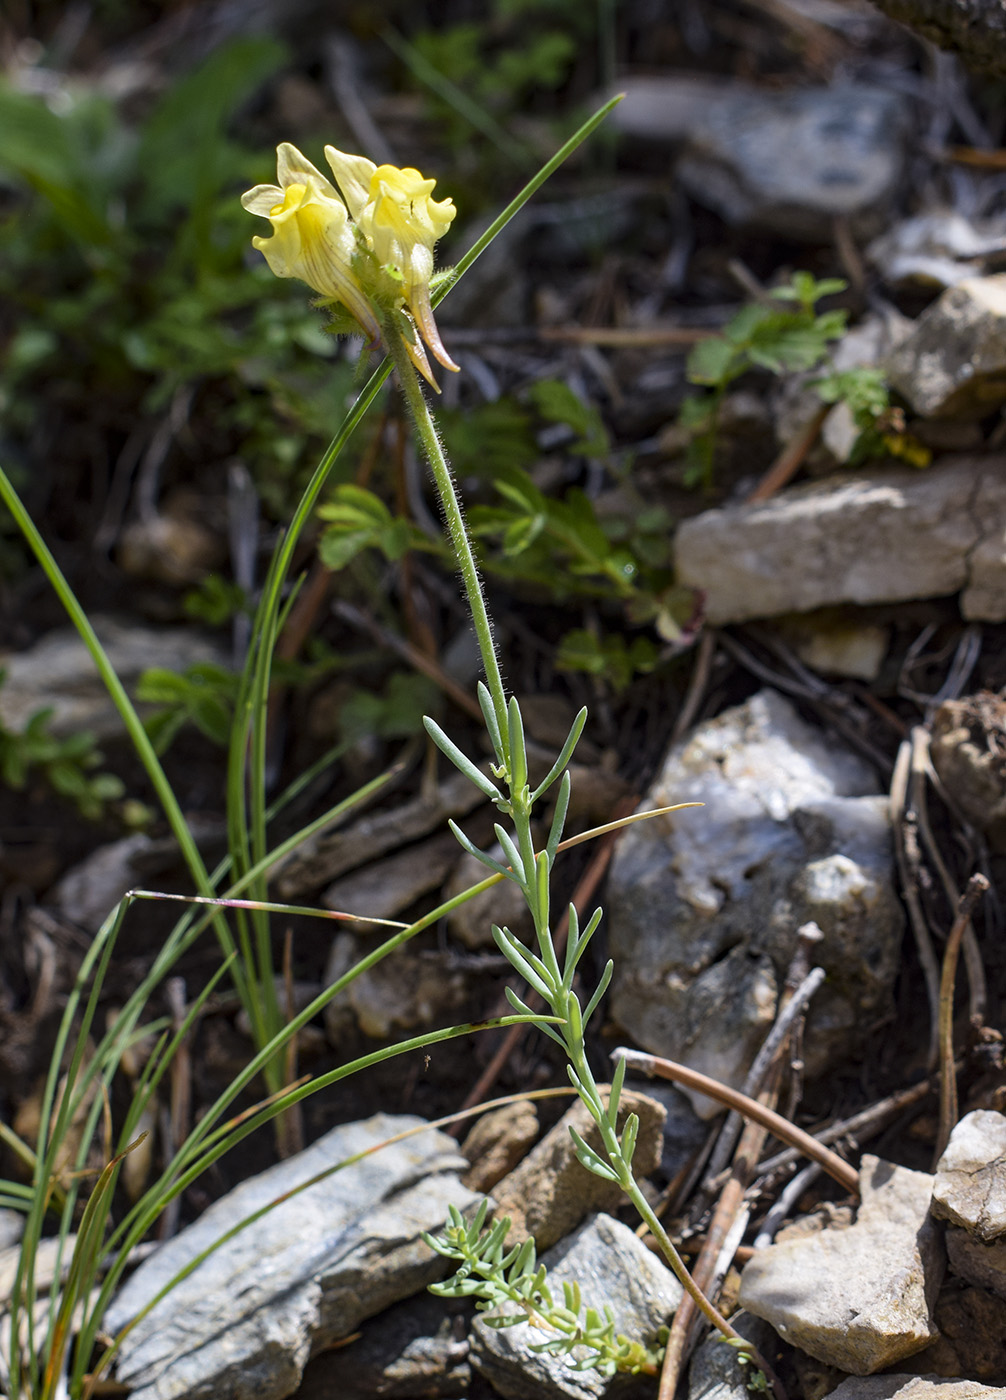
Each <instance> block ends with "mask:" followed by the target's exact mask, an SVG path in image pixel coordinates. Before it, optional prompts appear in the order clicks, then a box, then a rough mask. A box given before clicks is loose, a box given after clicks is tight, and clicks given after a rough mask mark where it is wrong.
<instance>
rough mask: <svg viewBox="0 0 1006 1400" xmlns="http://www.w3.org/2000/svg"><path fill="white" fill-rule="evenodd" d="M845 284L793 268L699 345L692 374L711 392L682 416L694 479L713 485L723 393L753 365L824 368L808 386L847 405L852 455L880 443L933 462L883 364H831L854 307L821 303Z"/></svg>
mask: <svg viewBox="0 0 1006 1400" xmlns="http://www.w3.org/2000/svg"><path fill="white" fill-rule="evenodd" d="M846 285H847V284H846V283H845V282H844V281H843V280H842V279H841V278H839V277H826V278H824V279H823V280H822V281H820V282H819V281H817V279H816V278H814V277H813V276H812V275H811V274H810V273H809V272H795V273H794V274H793V276H792V278H791V279H790V281H789V282H788V283H787V284H785V285H784V286H781V287H773V288H772V289H771V290H770V291H769V292H768V293H767V295H766V296H765V298H764V300H762V301H758V302H752V303H751V305H749V306H745V307H742V308H741V310H740V311H738V312H737V314H736V316H734V317H733V318H732V320H730V321H729V322H728V323H727V325H726V327H725V328H724V330H723V331H722V333H721V334H719V335H714V336H710V337H709V339H708V340H701V341H699V343H698V344H697V345H696V346H695V347H694V349H693V350H692V352H691V353H690V355H689V356H688V364H687V371H686V372H687V375H688V379H689V381H690V382H691V383H692V384H697V385H700V386H702V387H703V388H704V389H706V390H707V391H708V392H706V393H704V394H701V395H697V396H694V397H692V398H688V399H686V400H685V402H684V403H683V405H682V407H681V413H680V418H679V422H680V423H681V426H682V427H683V428H685V429H686V430H687V432H688V434H689V447H688V458H689V476H688V483H689V484H690V485H701V486H702V487H703V488H704V489H705V490H709V489H711V487H712V483H713V470H714V464H715V457H716V444H717V440H718V432H719V418H720V410H721V408H722V405H723V399H724V396H725V394H726V391H727V389H729V387H730V385H731V384H733V383H734V382H735V381H736V380H737V379H739V378H740V377H741V376H742V375H744V374H747V373H748V372H749V371H750V370H753V369H765V370H768V371H769V372H770V373H772V374H775V375H779V376H782V375H785V374H798V373H813V372H814V371H817V370H821V371H822V373H821V375H820V377H819V378H817V379H811V380H810V381H809V387H810V388H812V389H814V390H815V391H816V392H817V394H818V395H819V397H820V398H821V401H822V402H823V403H829V404H835V403H845V404H847V405H848V407H849V409H850V412H851V414H852V418H853V421H854V423H855V426H856V427H857V429H858V430H859V437H858V439H857V441H856V444H855V446H854V447H853V451H852V456H851V459H850V460H851V461H852V462H853V463H855V462H859V461H862V460H864V459H865V458H866V457H868V456H870V455H873V454H875V453H876V452H878V451H882V452H884V453H886V454H887V455H889V456H895V457H902V458H904V459H905V460H907V461H910V462H912V463H913V464H914V465H916V466H926V465H928V461H929V458H928V456H927V455H926V454H925V450H924V449H923V448H922V447H921V445H920V444H919V443H917V442H916V441H915V440H914V439H912V438H911V437H910V436H908V435H907V434H906V433H905V431H904V416H903V415H900V413H899V410H897V409H893V408H892V406H891V402H890V396H889V394H888V390H887V383H886V380H885V378H884V375H883V372H882V371H881V370H879V369H876V368H872V367H867V366H862V367H857V368H854V369H848V370H842V371H837V370H835V369H834V368H833V367H832V365H831V348H830V347H831V346H832V345H833V344H834V343H835V342H836V341H838V340H841V338H842V336H843V335H845V333H846V331H847V329H848V314H847V313H846V312H845V311H841V310H836V311H818V309H817V304H818V302H819V301H822V300H823V299H824V298H825V297H829V296H834V295H835V294H836V293H837V292H843V291H845V288H846Z"/></svg>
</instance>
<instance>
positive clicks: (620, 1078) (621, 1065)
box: [607, 1057, 626, 1128]
mask: <svg viewBox="0 0 1006 1400" xmlns="http://www.w3.org/2000/svg"><path fill="white" fill-rule="evenodd" d="M625 1065H626V1061H625V1058H624V1057H620V1058H619V1059H618V1060H617V1061H616V1062H615V1072H614V1074H613V1075H612V1076H611V1092H610V1093H609V1095H608V1111H607V1119H608V1122H609V1123H610V1124H611V1126H612V1128H614V1127H615V1124H616V1123H617V1121H618V1104H619V1100H620V1099H621V1097H622V1085H623V1084H624V1083H625Z"/></svg>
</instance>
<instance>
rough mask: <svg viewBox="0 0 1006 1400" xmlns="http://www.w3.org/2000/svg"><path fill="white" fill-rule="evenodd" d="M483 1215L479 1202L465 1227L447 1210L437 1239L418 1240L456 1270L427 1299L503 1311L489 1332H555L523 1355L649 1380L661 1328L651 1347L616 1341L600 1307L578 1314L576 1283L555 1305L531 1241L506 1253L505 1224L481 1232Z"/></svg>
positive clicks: (607, 1312) (485, 1205) (659, 1351)
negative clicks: (525, 1328) (527, 1325)
mask: <svg viewBox="0 0 1006 1400" xmlns="http://www.w3.org/2000/svg"><path fill="white" fill-rule="evenodd" d="M488 1209H489V1202H488V1201H483V1202H482V1204H481V1206H480V1207H479V1209H478V1211H477V1213H476V1215H475V1217H474V1219H473V1220H472V1222H471V1223H470V1224H466V1223H465V1219H464V1216H463V1215H462V1214H461V1212H460V1211H459V1210H458V1209H457V1208H456V1207H455V1206H450V1207H449V1210H450V1219H449V1221H448V1223H447V1224H446V1225H445V1226H444V1229H443V1233H442V1234H441V1235H440V1236H439V1237H438V1236H434V1235H430V1234H424V1235H423V1239H424V1240H425V1241H426V1243H427V1244H428V1245H429V1246H430V1248H431V1249H433V1250H435V1251H436V1252H437V1254H440V1255H442V1256H443V1257H444V1258H445V1259H453V1260H456V1261H457V1264H458V1269H457V1272H456V1273H455V1275H454V1277H453V1278H449V1279H446V1280H445V1281H444V1282H443V1283H434V1284H432V1285H431V1286H430V1292H431V1293H437V1294H439V1295H440V1296H441V1297H444V1298H470V1297H474V1298H476V1299H477V1302H476V1304H475V1306H476V1307H477V1308H478V1310H479V1311H480V1312H484V1313H490V1312H492V1311H493V1309H502V1308H508V1309H509V1310H508V1311H506V1312H494V1313H493V1315H492V1316H489V1317H487V1318H486V1319H485V1321H486V1324H487V1325H488V1326H489V1327H495V1328H504V1327H518V1326H520V1324H521V1323H523V1322H531V1323H534V1325H535V1326H536V1327H538V1328H543V1329H545V1330H546V1331H549V1332H552V1333H554V1336H551V1337H549V1338H548V1340H547V1341H544V1342H537V1343H534V1344H531V1345H530V1346H529V1350H531V1351H533V1352H540V1353H547V1354H549V1355H553V1356H565V1357H568V1358H569V1363H568V1364H569V1365H570V1368H571V1369H572V1370H574V1371H598V1372H600V1374H601V1375H603V1376H611V1375H614V1374H615V1372H616V1371H625V1372H628V1373H630V1374H632V1375H637V1374H639V1373H640V1372H642V1373H644V1374H646V1375H655V1374H656V1372H657V1368H658V1367H659V1365H660V1363H661V1360H662V1358H663V1344H664V1342H666V1340H667V1329H666V1328H662V1329H661V1331H660V1333H659V1334H658V1337H657V1342H658V1345H657V1346H656V1347H654V1348H651V1347H646V1346H644V1345H643V1344H642V1342H633V1341H629V1339H628V1338H627V1337H624V1336H622V1334H621V1333H618V1334H616V1332H615V1320H614V1318H613V1317H612V1315H611V1309H610V1308H609V1307H607V1305H605V1307H604V1315H603V1318H602V1316H601V1314H600V1313H599V1312H598V1311H597V1309H596V1308H591V1307H587V1308H585V1307H584V1305H583V1300H582V1298H581V1296H580V1287H579V1284H576V1283H564V1284H563V1286H562V1291H563V1297H562V1302H561V1303H557V1302H556V1301H555V1299H554V1298H553V1296H552V1291H551V1289H550V1288H549V1287H548V1284H547V1282H546V1278H547V1273H546V1269H545V1265H544V1264H539V1263H538V1260H537V1255H536V1253H535V1246H534V1240H531V1239H528V1240H525V1241H524V1243H523V1244H520V1245H514V1246H513V1248H511V1249H509V1250H506V1249H505V1245H506V1237H507V1234H508V1232H509V1230H510V1220H509V1218H508V1217H507V1216H503V1217H502V1218H501V1219H499V1220H496V1221H494V1222H493V1224H492V1225H491V1226H490V1228H489V1229H488V1230H486V1229H484V1228H483V1227H484V1226H485V1220H486V1214H487V1212H488ZM578 1353H579V1354H578Z"/></svg>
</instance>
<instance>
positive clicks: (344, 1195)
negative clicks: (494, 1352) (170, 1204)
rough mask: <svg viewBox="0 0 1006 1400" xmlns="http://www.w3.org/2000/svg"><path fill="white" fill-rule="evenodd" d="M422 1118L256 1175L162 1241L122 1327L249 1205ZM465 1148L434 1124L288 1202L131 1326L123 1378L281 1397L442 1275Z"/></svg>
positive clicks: (126, 1300) (163, 1396)
mask: <svg viewBox="0 0 1006 1400" xmlns="http://www.w3.org/2000/svg"><path fill="white" fill-rule="evenodd" d="M421 1125H422V1120H421V1119H417V1118H414V1117H409V1116H390V1115H388V1114H376V1115H375V1116H374V1117H373V1118H369V1119H367V1120H366V1121H364V1122H359V1123H348V1124H345V1125H343V1126H342V1127H338V1128H334V1129H332V1131H331V1132H329V1133H327V1134H326V1135H325V1136H324V1137H322V1138H319V1139H318V1141H317V1142H316V1143H314V1144H313V1145H312V1146H311V1147H309V1148H308V1149H307V1150H306V1151H305V1152H302V1153H299V1154H298V1155H297V1156H296V1157H291V1158H289V1159H287V1160H286V1161H283V1162H279V1163H278V1164H277V1165H276V1166H273V1167H270V1168H269V1169H268V1170H267V1171H265V1172H262V1173H261V1174H260V1175H259V1176H256V1177H252V1178H250V1179H249V1180H247V1181H244V1182H242V1183H241V1185H240V1186H237V1187H235V1189H234V1190H233V1191H231V1192H229V1193H228V1195H226V1196H224V1197H223V1198H222V1199H221V1200H219V1201H217V1202H216V1203H215V1204H214V1205H212V1206H211V1207H210V1208H209V1210H207V1211H206V1212H205V1213H204V1214H203V1215H202V1216H201V1217H200V1219H199V1220H198V1221H196V1223H195V1224H194V1225H190V1226H189V1227H188V1229H186V1230H183V1231H182V1232H181V1234H179V1235H177V1236H175V1238H174V1239H172V1240H170V1241H169V1242H168V1243H167V1244H165V1245H162V1246H161V1248H160V1249H158V1250H157V1252H156V1253H155V1254H153V1255H152V1256H151V1257H150V1258H149V1259H148V1260H146V1262H145V1263H144V1264H142V1265H141V1266H140V1268H139V1269H138V1270H137V1271H136V1273H135V1274H134V1275H133V1277H132V1278H131V1279H130V1280H129V1282H128V1283H127V1284H126V1286H125V1287H124V1288H123V1289H122V1291H121V1292H120V1293H119V1294H118V1296H117V1297H116V1298H115V1299H113V1302H112V1306H111V1308H110V1309H109V1312H108V1314H107V1315H106V1325H107V1326H108V1327H109V1328H110V1329H111V1331H113V1332H115V1331H117V1330H118V1329H119V1328H121V1327H123V1326H124V1325H125V1324H126V1323H127V1322H128V1321H130V1319H131V1318H133V1317H134V1316H135V1315H136V1314H137V1313H138V1312H139V1311H140V1309H142V1308H143V1307H144V1306H145V1305H146V1304H147V1303H148V1302H149V1301H150V1300H151V1299H152V1298H153V1297H154V1296H155V1295H156V1294H157V1293H158V1292H159V1291H160V1289H161V1288H162V1287H163V1286H164V1285H165V1284H166V1283H167V1282H168V1281H169V1280H170V1279H172V1278H173V1277H174V1276H175V1274H176V1273H177V1272H178V1271H179V1270H180V1269H181V1268H183V1267H184V1266H185V1265H186V1264H187V1263H189V1262H190V1261H191V1260H192V1259H194V1258H195V1257H196V1256H197V1255H199V1254H200V1253H202V1252H203V1251H204V1250H206V1249H207V1248H208V1247H209V1246H211V1245H212V1244H214V1242H215V1241H217V1240H219V1239H220V1237H221V1236H222V1235H223V1234H225V1233H226V1232H227V1231H228V1230H229V1229H231V1228H232V1227H233V1226H234V1225H236V1224H238V1223H239V1222H240V1221H242V1220H244V1219H246V1218H247V1217H248V1216H249V1215H250V1214H251V1213H252V1212H254V1211H256V1210H258V1209H260V1208H261V1207H263V1206H265V1205H267V1204H268V1203H269V1202H270V1201H273V1200H275V1199H276V1198H277V1197H279V1196H281V1195H283V1194H284V1193H286V1192H289V1191H291V1190H292V1188H294V1187H295V1186H298V1185H300V1184H301V1183H302V1182H304V1181H306V1180H309V1179H310V1178H312V1177H314V1176H316V1175H317V1174H318V1173H319V1172H322V1171H325V1170H326V1169H327V1168H330V1167H333V1166H335V1165H336V1164H337V1163H340V1162H342V1161H344V1160H345V1159H346V1158H348V1157H351V1156H355V1155H356V1154H357V1153H361V1152H366V1151H367V1149H369V1148H374V1147H377V1146H378V1144H380V1143H383V1142H384V1141H385V1140H386V1139H388V1138H390V1137H392V1136H394V1135H395V1134H397V1133H401V1132H403V1131H404V1130H406V1129H408V1128H413V1127H419V1126H421ZM464 1165H465V1162H464V1159H463V1158H462V1157H460V1156H459V1155H458V1152H457V1147H456V1145H455V1144H454V1142H453V1141H452V1140H451V1139H450V1138H449V1137H447V1136H446V1135H445V1134H443V1133H439V1132H434V1131H433V1130H427V1131H425V1132H422V1133H419V1134H417V1135H416V1136H414V1137H410V1138H406V1139H405V1140H404V1141H401V1142H397V1143H393V1144H391V1145H389V1146H388V1147H384V1148H382V1149H381V1150H380V1151H377V1152H374V1153H373V1154H372V1155H368V1156H365V1157H363V1158H362V1159H361V1160H360V1161H357V1162H354V1163H353V1164H352V1165H350V1166H347V1167H346V1168H345V1169H343V1170H339V1171H336V1172H334V1173H333V1174H331V1175H327V1176H325V1177H323V1178H322V1180H321V1181H319V1182H316V1183H315V1184H314V1185H312V1186H310V1187H309V1188H307V1189H306V1190H303V1191H301V1192H299V1193H297V1194H295V1195H291V1196H289V1198H288V1199H286V1200H284V1201H283V1202H282V1204H280V1205H278V1206H277V1207H276V1208H275V1209H274V1210H271V1211H269V1212H268V1213H267V1214H265V1215H263V1216H261V1217H260V1218H259V1219H258V1220H256V1221H255V1222H254V1223H253V1224H251V1225H249V1226H248V1227H247V1228H246V1229H244V1230H243V1231H241V1232H240V1233H239V1234H237V1235H235V1236H234V1237H233V1238H232V1239H230V1240H228V1241H227V1242H226V1243H225V1244H224V1245H222V1246H221V1247H220V1248H219V1249H218V1250H217V1251H216V1252H215V1253H213V1254H211V1255H209V1257H208V1258H206V1259H205V1260H203V1262H202V1263H200V1264H199V1265H198V1267H197V1268H196V1269H195V1270H194V1271H193V1272H192V1273H191V1274H190V1275H189V1276H188V1277H187V1278H186V1279H184V1280H183V1281H182V1282H180V1283H179V1284H178V1285H177V1286H176V1287H175V1288H173V1289H172V1291H171V1292H170V1293H169V1294H167V1296H166V1297H165V1298H163V1299H162V1300H161V1301H160V1302H159V1303H157V1304H156V1305H155V1306H154V1307H153V1309H152V1310H151V1312H150V1313H148V1314H147V1316H146V1317H144V1318H143V1320H142V1321H141V1322H139V1323H138V1324H137V1326H136V1327H135V1328H134V1329H133V1331H132V1332H130V1333H129V1335H128V1336H127V1338H126V1339H125V1341H124V1343H123V1346H122V1350H121V1352H120V1354H119V1361H118V1367H117V1374H118V1378H119V1380H120V1381H122V1382H124V1383H125V1384H127V1385H128V1386H129V1387H130V1388H131V1390H132V1393H133V1395H134V1397H136V1400H183V1397H184V1400H280V1397H282V1396H285V1395H289V1394H290V1393H291V1392H292V1391H293V1390H295V1389H296V1386H297V1383H298V1381H299V1379H300V1376H301V1372H302V1371H303V1369H304V1365H305V1363H306V1362H307V1360H308V1357H309V1356H310V1355H311V1354H312V1353H313V1352H315V1351H318V1350H320V1349H321V1348H322V1347H324V1346H327V1345H328V1344H330V1343H331V1342H332V1341H334V1340H336V1339H338V1338H340V1337H345V1336H347V1335H348V1334H349V1333H350V1332H352V1331H353V1330H354V1329H355V1328H356V1327H357V1326H358V1325H359V1323H360V1322H361V1321H362V1320H363V1319H364V1318H366V1317H370V1316H372V1315H373V1314H374V1313H377V1312H380V1311H381V1310H382V1309H384V1308H386V1307H388V1306H390V1304H392V1303H394V1302H396V1301H398V1300H400V1299H402V1298H405V1297H408V1296H409V1295H410V1294H412V1293H415V1292H417V1291H418V1290H419V1289H421V1288H423V1287H424V1286H425V1285H426V1284H428V1283H431V1282H433V1281H434V1280H435V1279H436V1278H438V1277H440V1276H441V1274H442V1273H443V1268H442V1261H441V1260H439V1259H438V1258H437V1256H436V1255H434V1254H433V1252H432V1251H431V1250H430V1249H429V1247H428V1246H427V1245H426V1244H425V1243H423V1241H422V1239H421V1237H420V1236H421V1232H422V1231H423V1230H436V1229H439V1227H440V1226H441V1225H442V1224H443V1222H444V1220H445V1219H446V1217H447V1207H448V1205H450V1204H452V1203H453V1204H454V1205H456V1206H457V1207H458V1208H459V1209H461V1210H465V1209H468V1208H469V1207H472V1206H473V1205H475V1204H476V1203H477V1201H478V1200H479V1199H480V1198H479V1197H477V1196H475V1195H474V1194H473V1193H472V1192H470V1191H468V1190H467V1189H466V1188H465V1187H464V1186H462V1184H461V1182H460V1180H459V1179H458V1176H457V1172H458V1171H459V1170H461V1169H463V1168H464Z"/></svg>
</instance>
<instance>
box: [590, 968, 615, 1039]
mask: <svg viewBox="0 0 1006 1400" xmlns="http://www.w3.org/2000/svg"><path fill="white" fill-rule="evenodd" d="M614 970H615V964H614V963H613V962H612V961H611V959H610V958H609V959H608V961H607V963H606V964H605V968H604V971H603V972H602V973H601V980H600V982H598V984H597V986H596V988H595V989H594V995H593V996H592V997H591V999H590V1001H589V1002H588V1003H587V1009H586V1011H585V1012H584V1013H583V1024H584V1025H586V1024H587V1022H588V1021H589V1020H590V1018H591V1016H593V1014H594V1012H595V1011H596V1010H597V1004H598V1002H599V1001H600V1000H601V998H602V997H603V996H604V994H605V992H606V991H607V990H608V983H609V982H610V981H611V974H612V972H613V971H614Z"/></svg>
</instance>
